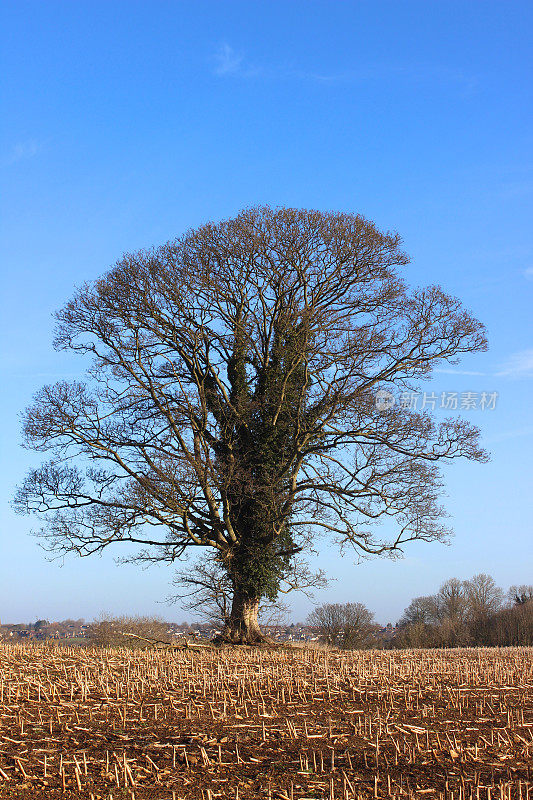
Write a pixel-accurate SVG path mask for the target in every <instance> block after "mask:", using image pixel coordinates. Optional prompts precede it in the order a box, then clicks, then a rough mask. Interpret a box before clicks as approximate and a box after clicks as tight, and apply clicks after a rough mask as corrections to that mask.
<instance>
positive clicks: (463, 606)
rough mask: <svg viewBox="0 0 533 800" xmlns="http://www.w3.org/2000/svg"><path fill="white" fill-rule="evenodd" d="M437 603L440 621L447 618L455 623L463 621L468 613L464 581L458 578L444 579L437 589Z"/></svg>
mask: <svg viewBox="0 0 533 800" xmlns="http://www.w3.org/2000/svg"><path fill="white" fill-rule="evenodd" d="M437 603H438V613H439V618H440V620H441V621H442V620H445V619H447V620H450V621H451V622H453V623H456V624H458V623H463V622H465V621H466V618H467V613H468V599H467V588H466V585H465V581H460V580H459V579H458V578H449V579H448V580H447V581H445V582H444V583H443V584H442V586H441V587H440V589H439V591H438V594H437Z"/></svg>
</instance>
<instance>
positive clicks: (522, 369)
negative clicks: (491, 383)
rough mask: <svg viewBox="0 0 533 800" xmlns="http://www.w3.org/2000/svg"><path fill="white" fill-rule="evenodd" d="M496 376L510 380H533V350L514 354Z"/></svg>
mask: <svg viewBox="0 0 533 800" xmlns="http://www.w3.org/2000/svg"><path fill="white" fill-rule="evenodd" d="M496 375H501V376H503V377H508V378H533V349H531V350H521V351H520V352H519V353H513V355H512V356H510V357H509V359H508V360H507V363H506V364H503V366H502V369H501V370H500V371H499V372H497V373H496Z"/></svg>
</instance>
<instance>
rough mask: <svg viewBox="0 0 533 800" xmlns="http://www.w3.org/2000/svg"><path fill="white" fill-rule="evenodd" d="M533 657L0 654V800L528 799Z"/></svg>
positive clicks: (284, 652)
mask: <svg viewBox="0 0 533 800" xmlns="http://www.w3.org/2000/svg"><path fill="white" fill-rule="evenodd" d="M532 701H533V649H531V648H509V649H464V650H448V651H444V650H409V651H405V650H404V651H393V652H387V651H367V652H346V653H341V652H324V651H319V650H306V649H302V650H289V649H278V650H264V649H248V648H246V649H242V648H241V649H239V648H235V649H227V650H216V649H207V650H205V651H202V652H192V651H187V650H173V651H170V650H169V651H164V652H163V651H157V650H144V651H132V650H129V651H128V650H100V651H98V650H92V649H87V650H83V649H74V648H67V647H63V648H61V647H51V646H32V645H2V646H0V704H1V706H0V720H1V727H0V797H2V798H3V797H36V798H40V797H65V798H68V797H87V798H110V797H112V798H147V797H151V798H161V800H164V799H165V800H166V799H167V798H168V800H179V798H202V800H215V798H231V799H232V800H234V799H235V798H240V799H241V800H251V799H252V798H271V799H272V800H273V799H274V798H278V799H282V798H284V799H285V800H287V798H291V799H293V800H296V799H298V800H303V798H308V799H309V798H336V800H350V799H351V798H359V797H360V798H363V797H365V798H371V797H374V798H384V797H396V798H405V797H428V798H431V797H436V798H444V797H446V798H450V800H451V798H454V800H462V799H463V798H464V799H465V800H467V799H468V800H470V798H472V799H473V798H475V799H476V800H477V798H482V800H485V798H487V800H489V798H490V799H491V800H514V798H517V800H518V798H521V800H527V798H533V702H532Z"/></svg>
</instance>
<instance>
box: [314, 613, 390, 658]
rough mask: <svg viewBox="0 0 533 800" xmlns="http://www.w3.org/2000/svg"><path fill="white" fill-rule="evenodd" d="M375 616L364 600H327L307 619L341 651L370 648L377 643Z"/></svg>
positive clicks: (323, 638) (324, 639)
mask: <svg viewBox="0 0 533 800" xmlns="http://www.w3.org/2000/svg"><path fill="white" fill-rule="evenodd" d="M373 617H374V615H373V614H372V612H371V611H369V610H368V608H367V607H366V606H365V605H363V603H326V604H325V605H323V606H319V607H318V608H315V610H314V611H312V612H311V614H309V617H308V618H307V622H308V624H309V625H311V626H312V627H313V628H315V629H316V630H317V632H318V634H319V636H320V638H321V639H322V641H324V642H326V644H329V645H331V646H333V647H339V648H340V649H341V650H355V649H361V648H365V647H370V646H371V645H372V644H373V643H374V642H375V629H376V625H375V624H374V622H373Z"/></svg>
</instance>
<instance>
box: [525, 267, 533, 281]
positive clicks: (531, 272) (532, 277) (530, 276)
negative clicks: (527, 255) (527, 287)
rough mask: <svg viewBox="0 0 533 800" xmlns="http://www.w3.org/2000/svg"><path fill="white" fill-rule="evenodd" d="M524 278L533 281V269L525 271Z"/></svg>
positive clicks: (529, 268)
mask: <svg viewBox="0 0 533 800" xmlns="http://www.w3.org/2000/svg"><path fill="white" fill-rule="evenodd" d="M524 278H527V280H528V281H533V267H527V269H525V270H524Z"/></svg>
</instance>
